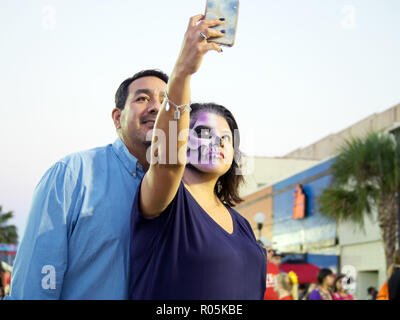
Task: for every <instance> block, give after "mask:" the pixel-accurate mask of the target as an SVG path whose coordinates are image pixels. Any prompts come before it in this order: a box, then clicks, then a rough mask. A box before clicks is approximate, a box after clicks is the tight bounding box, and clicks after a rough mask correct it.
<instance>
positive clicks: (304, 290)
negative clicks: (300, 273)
mask: <svg viewBox="0 0 400 320" xmlns="http://www.w3.org/2000/svg"><path fill="white" fill-rule="evenodd" d="M306 294H307V285H306V284H304V283H301V284H299V300H304V297H305V296H306Z"/></svg>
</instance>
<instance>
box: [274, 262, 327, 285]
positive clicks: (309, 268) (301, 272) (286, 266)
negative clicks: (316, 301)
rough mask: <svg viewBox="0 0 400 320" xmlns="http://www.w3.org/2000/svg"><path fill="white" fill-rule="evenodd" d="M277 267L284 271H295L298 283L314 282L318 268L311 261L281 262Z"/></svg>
mask: <svg viewBox="0 0 400 320" xmlns="http://www.w3.org/2000/svg"><path fill="white" fill-rule="evenodd" d="M279 269H280V270H281V271H282V272H286V273H289V272H290V271H293V272H294V273H296V275H297V278H298V280H299V283H300V284H301V283H316V282H317V277H318V271H319V270H320V268H319V267H317V266H316V265H314V264H311V263H283V264H281V266H280V267H279Z"/></svg>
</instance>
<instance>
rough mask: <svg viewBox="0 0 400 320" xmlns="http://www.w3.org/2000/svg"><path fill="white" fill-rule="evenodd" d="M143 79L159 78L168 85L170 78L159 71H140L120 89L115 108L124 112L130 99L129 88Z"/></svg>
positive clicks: (124, 82)
mask: <svg viewBox="0 0 400 320" xmlns="http://www.w3.org/2000/svg"><path fill="white" fill-rule="evenodd" d="M143 77H157V78H159V79H161V80H162V81H164V82H165V83H168V79H169V78H168V76H167V75H166V74H165V73H164V72H162V71H161V70H158V69H150V70H143V71H140V72H138V73H136V74H134V75H133V76H132V77H130V78H128V79H126V80H124V81H123V82H122V83H121V84H120V85H119V87H118V89H117V92H116V93H115V107H117V108H118V109H120V110H124V107H125V103H126V99H127V98H128V94H129V91H128V87H129V85H130V84H131V83H132V82H133V81H135V80H137V79H139V78H143Z"/></svg>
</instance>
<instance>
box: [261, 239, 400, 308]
mask: <svg viewBox="0 0 400 320" xmlns="http://www.w3.org/2000/svg"><path fill="white" fill-rule="evenodd" d="M258 243H259V244H260V245H261V246H264V247H265V249H266V251H267V253H268V254H267V260H268V262H267V266H268V267H267V285H266V291H265V295H264V300H354V299H355V298H354V296H353V295H352V294H350V293H349V292H348V290H347V287H348V286H347V285H348V284H349V282H351V281H354V280H353V279H351V278H349V277H347V276H346V275H345V274H337V275H335V274H334V273H333V271H332V270H330V269H329V268H322V269H320V270H319V271H318V275H317V281H316V282H314V283H307V284H305V283H302V284H299V282H298V277H297V275H296V274H295V273H294V272H293V271H290V272H289V273H286V272H281V271H280V270H279V267H280V264H281V261H282V253H280V252H279V251H277V250H273V249H272V247H271V246H269V244H267V245H265V243H264V242H263V241H261V240H259V241H258ZM367 293H368V295H369V296H370V297H371V298H370V300H400V249H399V250H397V251H396V253H395V256H394V262H393V263H392V264H391V265H390V266H389V268H388V272H387V281H386V282H385V283H384V284H383V286H382V287H381V289H380V290H379V291H377V290H376V288H374V287H369V288H368V289H367Z"/></svg>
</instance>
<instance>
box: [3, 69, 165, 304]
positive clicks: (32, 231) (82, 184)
mask: <svg viewBox="0 0 400 320" xmlns="http://www.w3.org/2000/svg"><path fill="white" fill-rule="evenodd" d="M167 81H168V76H167V75H165V74H164V73H163V72H161V71H156V70H146V71H142V72H139V73H137V74H135V75H134V76H133V77H131V78H129V79H127V80H125V81H124V82H122V84H121V85H120V87H119V88H118V90H117V92H116V95H115V103H116V107H115V108H114V110H113V111H112V118H113V121H114V125H115V128H116V131H117V134H118V138H117V140H116V141H115V142H114V143H113V144H110V145H108V146H105V147H100V148H95V149H92V150H88V151H83V152H78V153H74V154H72V155H69V156H67V157H65V158H63V159H62V160H60V161H58V162H57V163H56V164H54V165H53V166H52V167H51V168H50V169H49V170H48V171H47V172H46V173H45V175H44V176H43V178H42V179H41V181H40V182H39V184H38V186H37V187H36V190H35V193H34V196H33V201H32V205H31V209H30V213H29V218H28V222H27V226H26V230H25V234H24V237H23V239H22V242H21V244H20V246H19V250H18V253H17V257H16V260H15V265H14V271H13V278H12V284H11V295H10V297H7V298H11V299H126V298H127V294H128V292H127V290H128V285H129V272H130V265H129V259H128V256H129V232H130V211H131V207H132V203H133V200H134V195H135V192H136V188H137V187H138V185H139V183H140V180H141V178H142V177H143V175H144V171H145V170H146V169H147V168H148V163H147V162H146V149H147V147H148V146H149V144H150V142H149V141H148V140H146V135H147V134H148V132H149V131H151V129H152V127H153V125H154V120H155V118H156V115H157V112H158V110H159V108H160V105H161V103H162V100H163V94H164V90H165V87H166V85H167Z"/></svg>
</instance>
